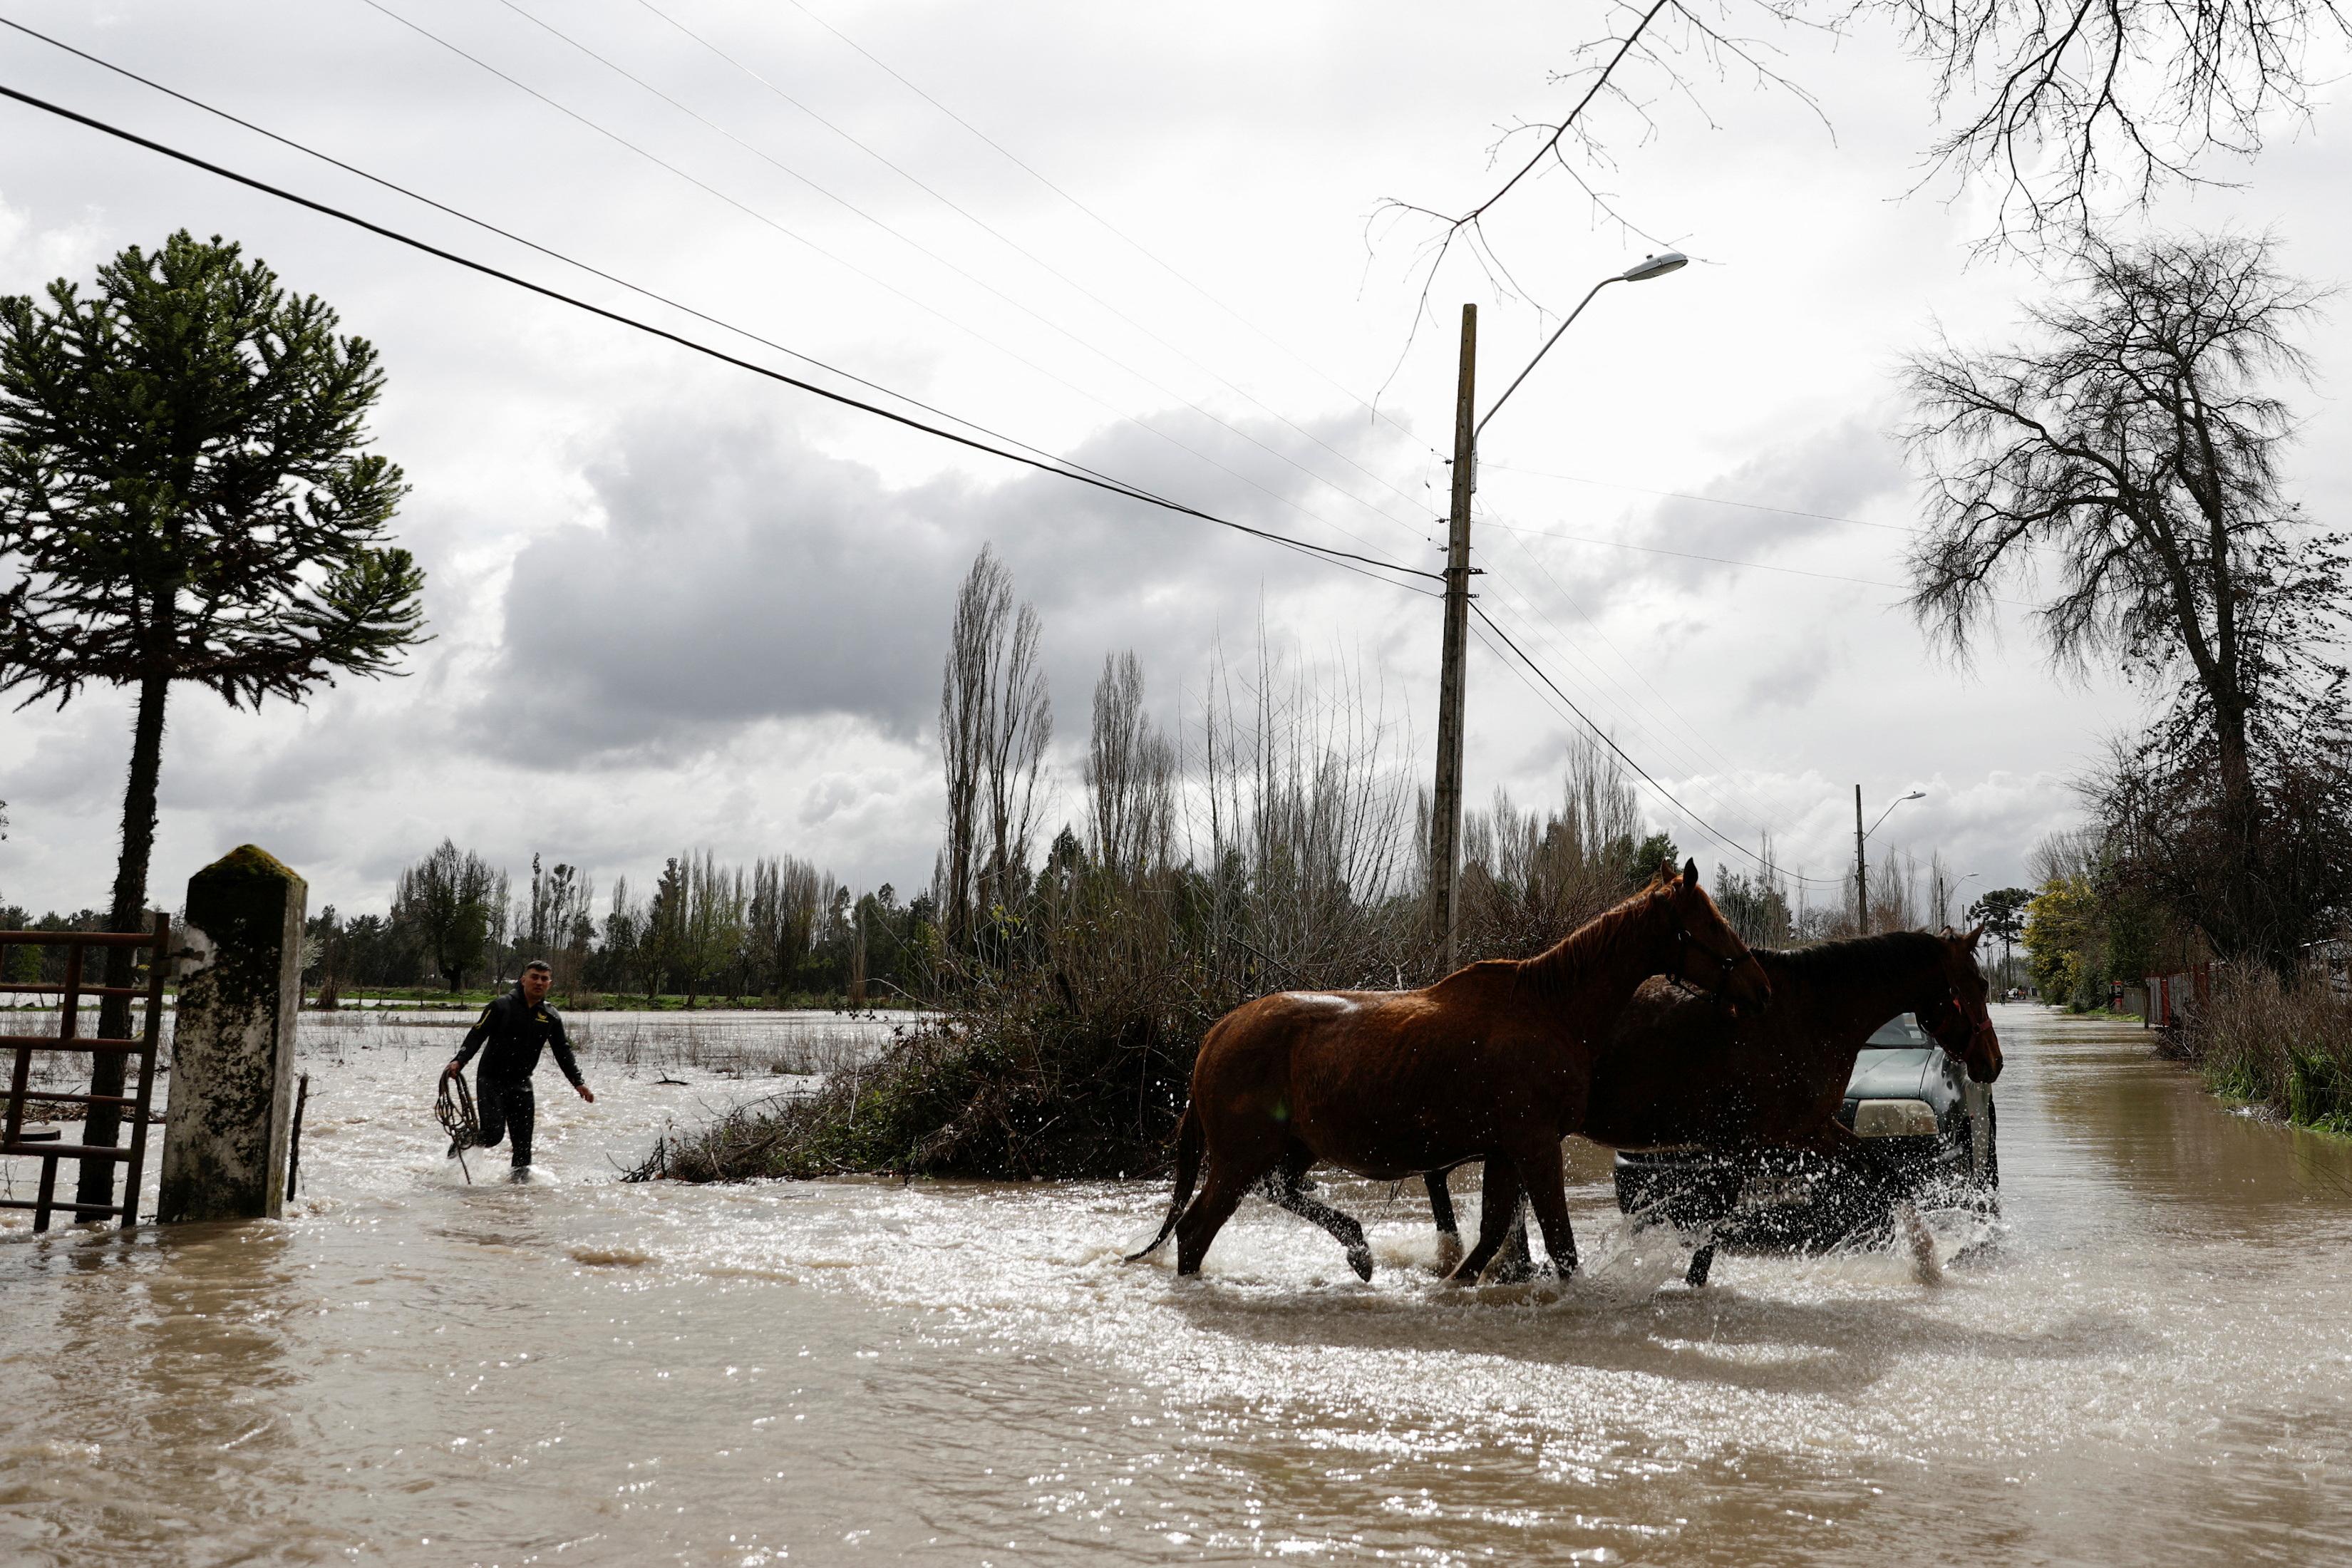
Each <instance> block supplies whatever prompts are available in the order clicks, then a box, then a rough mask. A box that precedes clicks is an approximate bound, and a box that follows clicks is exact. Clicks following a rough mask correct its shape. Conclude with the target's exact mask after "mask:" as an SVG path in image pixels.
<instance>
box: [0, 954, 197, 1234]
mask: <svg viewBox="0 0 2352 1568" xmlns="http://www.w3.org/2000/svg"><path fill="white" fill-rule="evenodd" d="M171 942H172V919H171V916H169V915H167V914H163V913H160V912H159V913H158V914H157V915H156V916H155V923H154V925H153V926H152V928H151V929H150V930H147V931H0V953H4V952H6V951H7V950H8V949H9V948H10V947H62V948H64V949H65V950H66V973H65V984H64V985H63V986H62V987H59V986H56V985H50V984H46V983H42V982H22V981H12V982H7V983H0V994H5V993H15V994H23V993H27V992H32V993H39V994H47V993H49V992H52V991H57V992H58V993H59V996H58V1032H57V1033H56V1034H54V1035H17V1034H5V1035H0V1049H14V1050H15V1051H16V1062H15V1064H14V1067H13V1069H12V1070H11V1072H10V1074H9V1080H8V1098H7V1109H6V1114H5V1124H4V1125H0V1156H12V1157H19V1158H26V1159H37V1160H38V1161H40V1162H41V1176H40V1181H39V1184H38V1187H37V1195H36V1196H34V1197H32V1198H30V1199H26V1198H0V1208H16V1209H31V1210H32V1211H33V1228H34V1229H35V1230H37V1231H39V1230H47V1228H48V1223H49V1215H50V1214H51V1213H52V1212H54V1211H56V1210H59V1209H64V1210H69V1211H71V1213H72V1214H73V1215H74V1216H75V1217H76V1218H77V1219H79V1218H83V1217H85V1216H91V1215H121V1217H122V1224H123V1226H125V1227H126V1228H127V1227H129V1226H133V1225H136V1224H137V1223H138V1215H139V1184H140V1182H141V1181H142V1179H143V1176H144V1174H145V1169H146V1163H147V1118H148V1116H149V1114H150V1110H151V1107H152V1103H153V1100H154V1087H155V1057H156V1050H157V1047H158V1045H159V1044H160V1042H161V1040H162V1037H163V978H164V973H165V958H166V956H167V954H168V953H169V951H170V948H171ZM93 947H144V948H149V949H152V955H151V957H150V959H149V961H148V966H147V983H146V984H144V985H91V984H83V981H82V975H83V973H84V970H85V964H84V963H83V957H84V954H85V952H87V951H88V950H89V949H90V948H93ZM85 996H140V997H144V998H145V999H146V1003H147V1017H146V1022H145V1026H143V1027H142V1029H141V1030H140V1032H139V1037H138V1038H136V1039H113V1038H109V1037H103V1036H84V1035H80V1034H78V1033H77V1030H78V1029H79V1026H80V1014H81V1001H82V998H83V997H85ZM35 1051H57V1052H69V1053H71V1054H73V1055H76V1056H87V1057H95V1056H100V1055H104V1054H110V1053H111V1054H119V1055H123V1056H136V1057H137V1058H139V1083H138V1088H137V1091H136V1092H135V1093H131V1094H66V1093H47V1092H42V1091H37V1090H35V1089H33V1088H32V1082H31V1079H32V1061H33V1053H34V1052H35ZM28 1100H36V1101H39V1102H41V1103H43V1104H64V1105H81V1106H95V1105H112V1106H119V1107H121V1108H123V1109H124V1110H127V1111H128V1112H129V1115H130V1119H131V1145H130V1147H129V1148H127V1149H126V1148H124V1147H122V1146H121V1145H120V1144H94V1143H52V1142H26V1140H25V1135H24V1134H25V1105H26V1101H28ZM59 1160H102V1161H107V1162H110V1163H119V1164H121V1165H122V1166H123V1167H124V1169H123V1172H122V1175H123V1191H122V1194H121V1202H120V1203H115V1204H84V1203H58V1202H57V1201H56V1187H57V1167H58V1161H59Z"/></svg>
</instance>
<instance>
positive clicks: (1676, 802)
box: [1470, 604, 1841, 887]
mask: <svg viewBox="0 0 2352 1568" xmlns="http://www.w3.org/2000/svg"><path fill="white" fill-rule="evenodd" d="M1470 608H1471V611H1472V613H1474V614H1475V615H1476V616H1477V617H1478V618H1479V619H1480V620H1482V621H1484V622H1486V629H1487V630H1489V631H1491V632H1493V633H1494V634H1495V635H1496V637H1500V638H1502V639H1503V646H1504V647H1507V648H1509V649H1510V650H1511V652H1512V653H1513V654H1514V655H1516V656H1517V658H1518V661H1519V662H1520V663H1521V664H1523V665H1525V666H1527V667H1528V669H1529V670H1531V671H1533V672H1534V674H1535V677H1536V679H1538V680H1540V681H1542V682H1543V683H1544V684H1545V685H1546V686H1548V687H1549V688H1550V689H1551V691H1552V694H1553V695H1554V696H1556V697H1558V698H1559V700H1561V701H1562V702H1565V703H1567V704H1568V710H1569V711H1570V712H1571V713H1573V714H1575V715H1576V717H1577V719H1578V721H1580V722H1581V723H1582V724H1583V725H1584V727H1585V728H1586V729H1587V730H1590V731H1591V732H1592V734H1593V735H1594V737H1595V738H1596V739H1598V740H1599V741H1600V742H1601V744H1602V745H1604V746H1606V747H1608V748H1609V749H1610V751H1612V752H1615V753H1616V756H1617V760H1618V761H1619V762H1622V763H1624V764H1625V765H1626V766H1627V767H1629V768H1631V769H1633V772H1634V773H1637V774H1639V775H1640V777H1641V779H1642V782H1643V783H1644V784H1648V785H1649V786H1650V787H1651V788H1652V789H1654V790H1655V791H1657V792H1658V794H1659V795H1661V796H1663V797H1664V799H1665V801H1666V802H1667V804H1668V805H1672V806H1673V807H1674V808H1675V810H1676V811H1679V812H1681V813H1682V814H1683V816H1685V817H1687V818H1689V819H1690V820H1691V821H1692V822H1693V823H1695V824H1696V825H1697V826H1698V828H1699V829H1700V831H1702V832H1704V833H1705V834H1706V836H1707V837H1710V838H1712V839H1714V840H1715V841H1716V842H1717V843H1718V844H1720V845H1722V846H1723V847H1725V848H1727V849H1731V850H1735V851H1737V852H1738V853H1739V854H1741V855H1744V856H1746V857H1747V858H1748V859H1750V860H1753V861H1755V862H1756V864H1757V865H1758V866H1759V867H1761V868H1764V869H1765V870H1768V871H1769V872H1771V873H1772V874H1773V875H1775V876H1779V877H1793V878H1795V879H1798V880H1799V881H1804V882H1812V883H1817V884H1819V885H1821V886H1822V887H1836V886H1840V885H1841V883H1840V881H1839V879H1835V878H1829V877H1807V876H1805V875H1803V874H1802V873H1801V872H1795V871H1790V870H1788V869H1786V868H1783V867H1780V866H1776V865H1774V864H1773V863H1772V861H1771V860H1770V859H1769V858H1767V857H1765V856H1762V855H1759V854H1758V853H1756V851H1755V850H1753V849H1750V848H1749V847H1748V846H1746V845H1745V844H1742V843H1740V842H1739V840H1738V839H1737V838H1734V837H1731V836H1730V835H1729V834H1727V833H1725V832H1723V831H1722V830H1721V829H1720V828H1718V827H1717V826H1715V825H1714V824H1713V823H1711V822H1709V821H1707V819H1706V818H1705V817H1703V816H1700V815H1699V814H1698V813H1697V812H1696V811H1693V810H1692V809H1691V808H1690V807H1689V806H1687V805H1684V804H1683V802H1682V797H1681V796H1679V795H1675V792H1674V791H1672V790H1670V789H1668V788H1667V787H1666V786H1665V785H1664V784H1660V783H1659V782H1658V781H1657V779H1656V778H1655V777H1654V776H1653V775H1652V774H1651V773H1650V770H1649V769H1647V768H1645V767H1643V765H1642V764H1641V763H1637V762H1635V761H1634V760H1633V757H1632V756H1631V755H1630V754H1629V753H1628V752H1626V750H1625V748H1624V747H1622V746H1621V745H1619V744H1618V743H1617V741H1616V738H1615V737H1614V736H1612V735H1611V734H1610V733H1609V731H1606V730H1604V729H1602V728H1601V726H1600V725H1598V724H1596V723H1594V722H1593V721H1592V719H1591V716H1590V715H1589V714H1587V713H1586V712H1585V711H1584V710H1583V709H1581V708H1580V707H1578V706H1577V705H1576V700H1575V699H1574V698H1572V697H1570V696H1569V694H1568V693H1567V692H1565V691H1562V690H1561V689H1560V688H1559V682H1558V681H1556V680H1554V679H1552V678H1551V674H1550V672H1549V671H1548V670H1546V669H1545V668H1544V667H1543V666H1541V665H1539V664H1538V663H1537V662H1536V661H1535V660H1534V659H1532V658H1528V655H1527V651H1526V650H1525V649H1523V648H1521V647H1519V645H1518V644H1517V643H1516V642H1513V641H1512V640H1511V635H1510V634H1509V633H1508V632H1507V631H1505V630H1504V629H1503V628H1502V627H1501V626H1496V624H1495V620H1494V617H1493V616H1489V615H1487V614H1486V610H1485V609H1484V608H1482V607H1481V606H1479V605H1476V604H1473V605H1471V606H1470Z"/></svg>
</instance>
